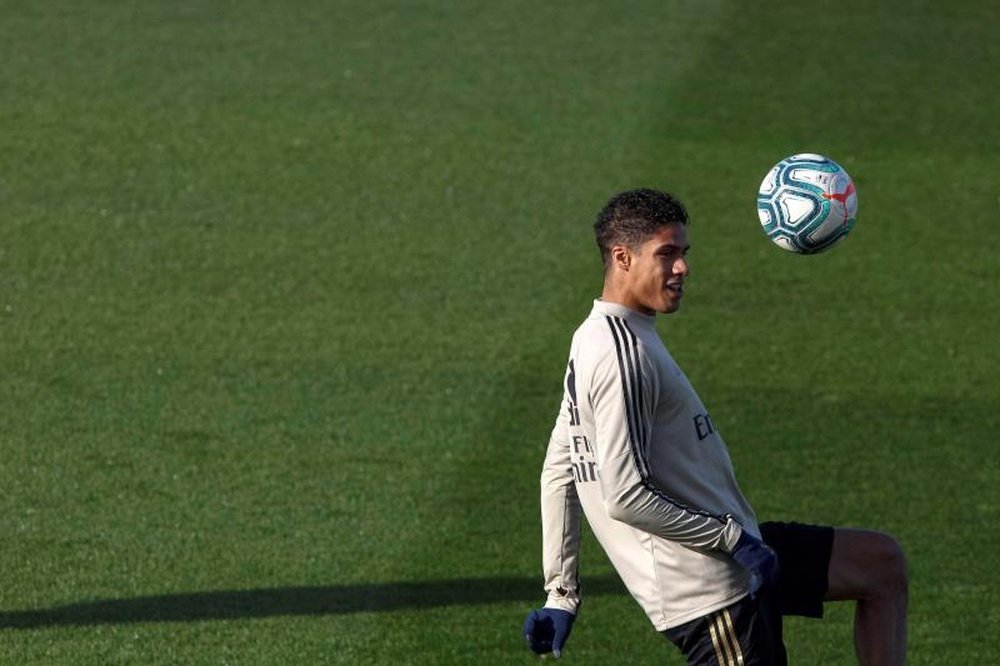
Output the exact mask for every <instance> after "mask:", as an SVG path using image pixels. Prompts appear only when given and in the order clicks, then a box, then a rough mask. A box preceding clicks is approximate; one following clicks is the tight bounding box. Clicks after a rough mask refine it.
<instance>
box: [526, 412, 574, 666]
mask: <svg viewBox="0 0 1000 666" xmlns="http://www.w3.org/2000/svg"><path fill="white" fill-rule="evenodd" d="M567 414H568V410H567V409H566V407H565V402H564V407H563V409H560V411H559V416H558V417H557V418H556V425H555V427H554V428H553V429H552V435H551V437H549V448H548V451H547V452H546V454H545V464H544V466H543V467H542V478H541V491H542V492H541V498H542V569H543V572H544V575H545V591H546V593H547V594H548V596H547V598H546V601H545V605H544V606H543V607H542V608H539V609H537V610H533V611H531V612H530V613H528V616H527V617H526V618H525V619H524V626H523V628H522V632H523V634H524V638H525V641H526V642H527V644H528V648H529V649H531V651H532V652H535V653H536V654H539V655H546V654H548V653H552V654H553V655H554V656H555V658H556V659H558V658H559V657H560V655H561V654H562V648H563V646H564V645H565V644H566V639H567V638H569V634H570V631H571V630H572V628H573V620H574V619H575V618H576V611H577V609H578V608H579V606H580V589H579V584H578V582H577V568H576V567H577V556H578V554H579V551H580V512H581V511H580V500H579V498H578V497H577V494H576V486H575V485H574V483H573V473H572V466H571V464H570V454H569V441H568V439H569V438H568V434H567V430H566V429H567V427H568V422H569V419H568V417H567Z"/></svg>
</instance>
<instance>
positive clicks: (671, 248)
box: [654, 243, 691, 252]
mask: <svg viewBox="0 0 1000 666" xmlns="http://www.w3.org/2000/svg"><path fill="white" fill-rule="evenodd" d="M690 249H691V245H690V244H689V245H685V246H684V247H681V246H680V245H674V244H673V243H666V244H664V245H661V246H659V247H658V248H656V250H654V252H663V251H664V250H669V251H677V250H680V251H681V252H687V251H688V250H690Z"/></svg>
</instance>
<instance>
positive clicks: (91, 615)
mask: <svg viewBox="0 0 1000 666" xmlns="http://www.w3.org/2000/svg"><path fill="white" fill-rule="evenodd" d="M585 585H586V587H585V590H584V591H585V594H586V595H587V596H591V595H601V594H620V593H624V591H625V588H624V587H623V586H622V584H621V582H620V581H619V579H618V578H617V577H614V576H597V577H595V578H588V579H587V580H586V583H585ZM542 599H543V594H542V592H541V584H540V582H539V579H538V578H469V579H455V580H438V581H428V582H415V583H372V584H357V585H331V586H327V587H279V588H271V589H259V590H234V591H216V592H192V593H189V594H165V595H159V596H149V597H135V598H132V599H98V600H94V601H84V602H80V603H75V604H67V605H65V606H55V607H52V608H42V609H38V610H19V611H6V612H0V628H4V629H35V628H40V627H53V626H86V625H99V624H129V623H133V622H195V621H202V620H234V619H242V618H262V617H274V616H282V615H285V616H294V615H341V614H347V613H382V612H391V611H399V610H408V609H421V608H435V607H439V606H469V605H476V604H488V603H497V602H507V601H523V602H525V603H526V604H532V603H538V602H540V601H541V600H542Z"/></svg>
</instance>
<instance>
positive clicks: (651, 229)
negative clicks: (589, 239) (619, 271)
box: [594, 188, 688, 270]
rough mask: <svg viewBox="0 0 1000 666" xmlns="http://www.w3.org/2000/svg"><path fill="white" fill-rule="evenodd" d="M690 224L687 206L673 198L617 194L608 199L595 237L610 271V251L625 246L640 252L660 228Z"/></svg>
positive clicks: (638, 192) (642, 191)
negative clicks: (647, 240) (640, 247)
mask: <svg viewBox="0 0 1000 666" xmlns="http://www.w3.org/2000/svg"><path fill="white" fill-rule="evenodd" d="M677 223H680V224H687V223H688V214H687V210H686V209H685V208H684V204H682V203H681V202H680V200H679V199H677V198H676V197H674V196H673V195H670V194H667V193H666V192H661V191H660V190H652V189H648V188H641V189H637V190H629V191H627V192H622V193H621V194H616V195H615V196H613V197H611V199H609V200H608V203H606V204H605V205H604V208H603V209H601V212H600V213H598V215H597V222H595V223H594V236H595V238H596V240H597V247H598V248H599V249H600V250H601V259H602V260H603V261H604V268H605V270H607V268H608V266H609V265H610V263H611V248H612V247H614V246H615V245H625V246H627V247H630V248H632V249H637V248H638V247H639V246H640V245H642V244H643V242H645V240H646V239H647V238H649V237H650V236H651V235H652V234H653V233H655V232H656V230H657V229H659V228H660V227H663V226H666V225H668V224H677Z"/></svg>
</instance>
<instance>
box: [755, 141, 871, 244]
mask: <svg viewBox="0 0 1000 666" xmlns="http://www.w3.org/2000/svg"><path fill="white" fill-rule="evenodd" d="M757 215H758V217H760V224H761V226H762V227H764V233H765V234H767V237H768V238H770V239H771V240H772V241H773V242H774V243H775V244H776V245H778V247H781V248H784V249H786V250H788V251H790V252H796V253H798V254H815V253H817V252H822V251H824V250H828V249H830V248H831V247H833V245H834V244H835V243H837V241H839V240H840V239H842V238H843V237H844V236H846V235H847V234H848V232H850V230H851V229H852V228H853V227H854V220H855V219H856V218H857V215H858V193H857V192H856V191H855V190H854V182H853V181H852V180H851V177H850V176H849V175H847V172H846V171H844V169H843V167H841V166H840V165H839V164H837V163H836V162H834V161H833V160H831V159H830V158H828V157H823V156H822V155H815V154H812V153H802V154H799V155H792V156H791V157H786V158H785V159H783V160H781V161H780V162H778V163H777V164H776V165H774V167H773V168H772V169H771V170H770V171H768V172H767V175H766V176H764V180H763V182H762V183H761V184H760V190H759V191H758V192H757Z"/></svg>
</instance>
